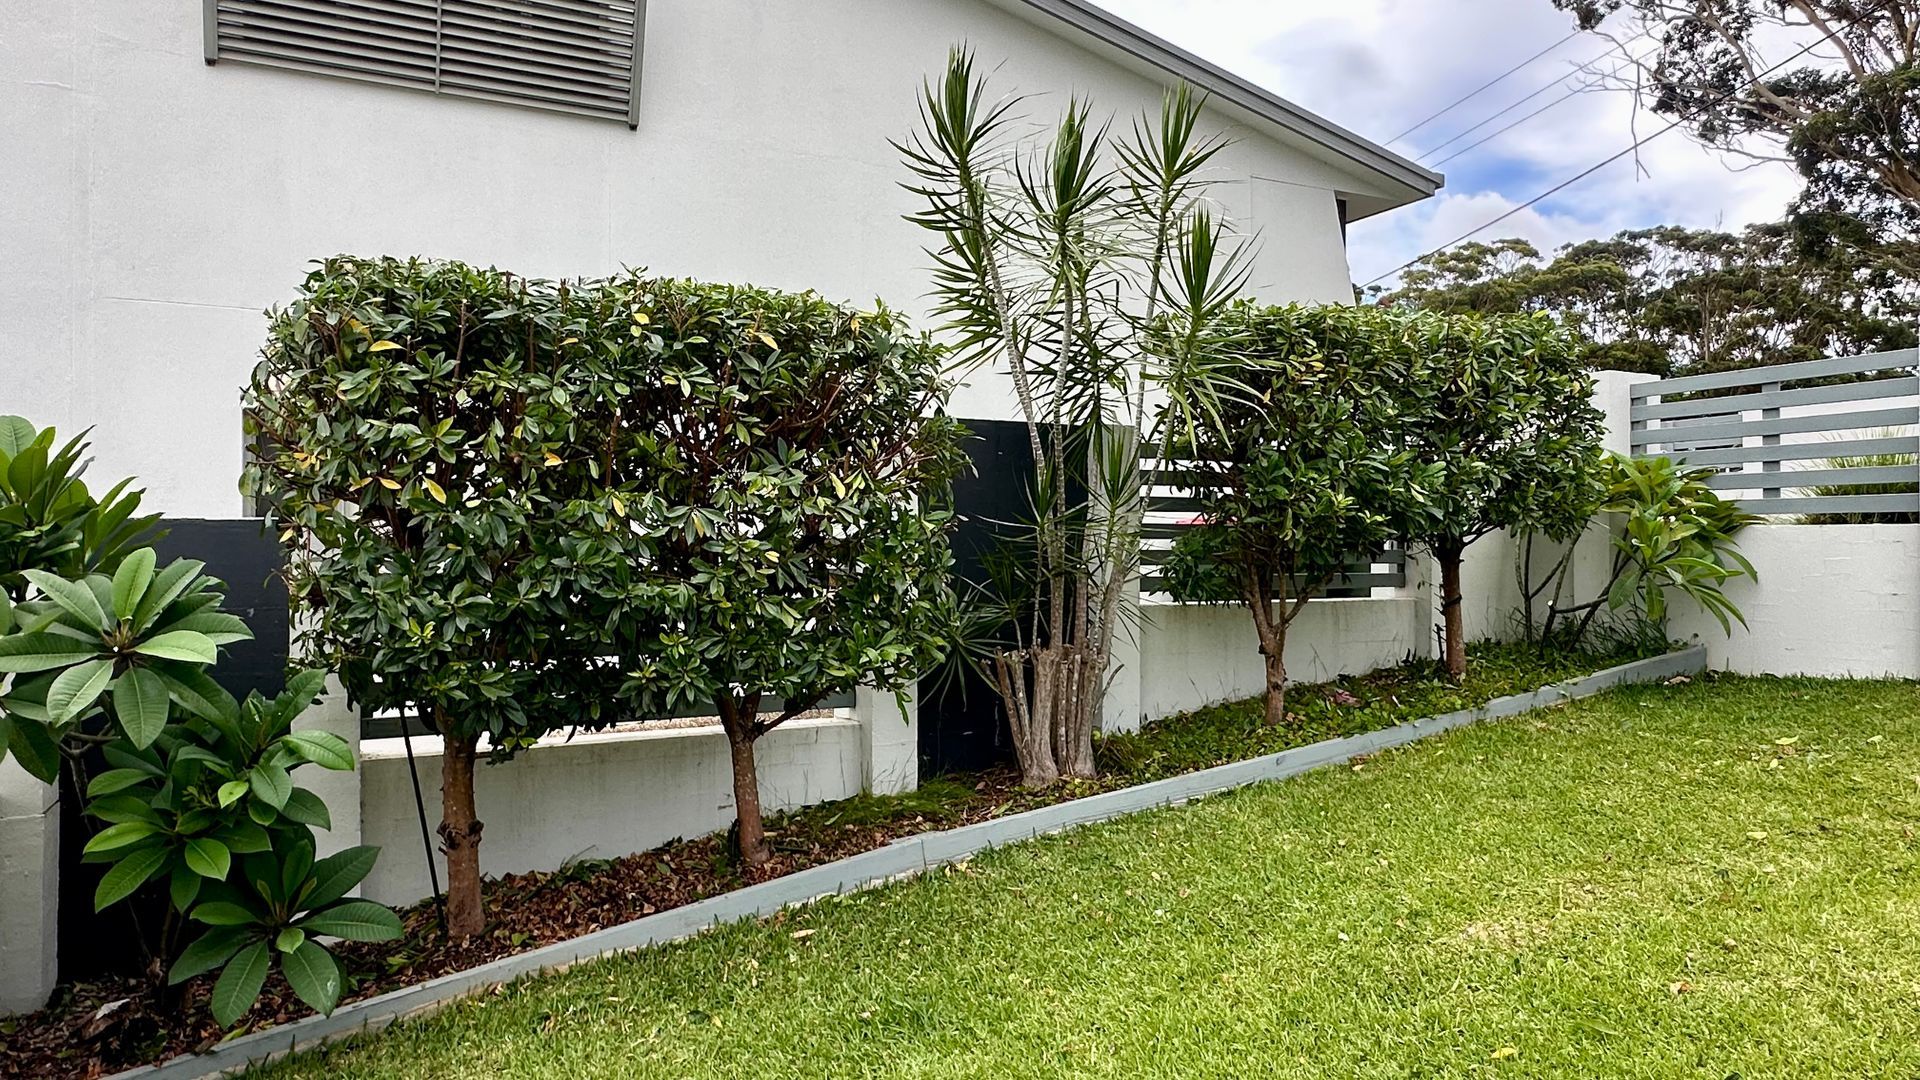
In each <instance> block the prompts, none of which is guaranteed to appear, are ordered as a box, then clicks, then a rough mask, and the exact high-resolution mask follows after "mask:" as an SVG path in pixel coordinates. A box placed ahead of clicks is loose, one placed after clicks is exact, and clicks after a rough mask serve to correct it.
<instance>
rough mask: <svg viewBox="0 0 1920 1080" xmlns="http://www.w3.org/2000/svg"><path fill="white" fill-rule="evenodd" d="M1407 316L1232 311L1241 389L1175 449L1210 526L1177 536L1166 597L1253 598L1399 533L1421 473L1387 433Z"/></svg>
mask: <svg viewBox="0 0 1920 1080" xmlns="http://www.w3.org/2000/svg"><path fill="white" fill-rule="evenodd" d="M1412 321H1413V320H1412V319H1409V318H1408V317H1406V316H1402V315H1398V314H1395V313H1390V312H1384V311H1380V310H1378V309H1367V308H1350V307H1338V306H1326V307H1300V306H1293V307H1280V308H1257V307H1254V306H1251V305H1246V306H1241V307H1239V308H1236V309H1235V312H1234V314H1233V315H1232V316H1231V317H1230V319H1229V324H1230V326H1231V327H1232V330H1233V331H1234V332H1235V333H1236V335H1237V337H1238V339H1239V340H1240V343H1241V344H1240V350H1241V356H1242V357H1243V358H1244V361H1245V366H1244V367H1243V368H1242V369H1241V370H1240V371H1239V372H1238V373H1237V375H1236V378H1237V380H1238V381H1239V382H1240V383H1241V384H1242V385H1243V386H1245V387H1246V393H1245V394H1244V395H1238V396H1234V397H1231V398H1228V399H1226V400H1225V401H1223V402H1220V403H1219V404H1218V406H1217V407H1218V408H1219V410H1220V423H1219V424H1218V425H1217V426H1215V425H1211V424H1210V425H1204V426H1199V427H1195V428H1192V429H1190V431H1191V434H1190V436H1189V437H1188V438H1186V439H1184V440H1181V441H1179V442H1176V443H1174V444H1173V446H1172V456H1173V457H1174V458H1175V459H1178V460H1180V461H1181V462H1182V465H1181V468H1182V469H1184V470H1185V471H1186V473H1187V474H1188V475H1187V476H1186V477H1185V478H1183V480H1182V482H1181V483H1180V484H1179V485H1176V486H1181V487H1184V488H1185V489H1186V490H1188V491H1191V492H1192V493H1193V494H1194V495H1195V496H1196V497H1197V498H1198V499H1199V500H1200V502H1201V504H1202V509H1201V516H1202V517H1203V518H1204V519H1205V520H1206V522H1207V524H1206V525H1204V526H1199V527H1196V528H1194V529H1190V530H1187V531H1188V533H1189V534H1197V535H1192V536H1191V537H1190V538H1183V539H1182V540H1181V541H1180V542H1179V543H1177V544H1176V545H1175V555H1174V558H1173V561H1172V562H1171V563H1170V564H1169V571H1168V576H1169V577H1170V578H1171V579H1172V582H1173V588H1174V594H1175V595H1176V596H1178V597H1180V598H1181V599H1188V600H1210V599H1222V598H1224V597H1223V596H1222V593H1223V591H1224V592H1225V593H1226V595H1228V596H1232V597H1235V598H1238V599H1242V600H1244V601H1245V602H1247V603H1249V604H1251V603H1255V602H1261V603H1264V602H1265V601H1266V600H1267V599H1268V598H1269V597H1270V596H1272V595H1273V590H1274V589H1275V588H1276V587H1280V588H1288V589H1291V586H1292V585H1293V584H1294V583H1295V581H1296V579H1297V581H1298V583H1299V584H1300V585H1304V586H1305V587H1307V588H1313V587H1317V586H1318V585H1319V584H1321V583H1323V582H1324V581H1325V580H1326V579H1327V578H1329V577H1331V576H1332V575H1334V574H1335V573H1337V572H1338V571H1339V570H1340V569H1341V567H1342V566H1344V565H1345V564H1347V563H1349V562H1351V561H1353V559H1354V557H1355V556H1356V555H1361V554H1364V553H1366V552H1368V551H1371V550H1373V549H1374V548H1377V547H1378V546H1380V545H1381V544H1383V543H1385V542H1386V541H1388V540H1392V539H1395V538H1397V537H1398V536H1399V535H1400V534H1401V532H1402V530H1403V529H1404V527H1405V526H1406V525H1407V521H1406V520H1405V518H1406V517H1407V515H1408V510H1409V509H1410V508H1411V507H1412V506H1413V505H1414V504H1415V502H1416V498H1415V495H1414V492H1415V491H1417V490H1418V489H1420V488H1421V487H1422V486H1423V484H1424V482H1425V474H1426V473H1427V472H1428V471H1429V469H1430V468H1431V467H1430V466H1427V465H1424V464H1423V463H1420V462H1417V461H1415V460H1413V458H1412V456H1411V454H1410V453H1409V452H1408V451H1407V450H1406V449H1404V448H1403V447H1401V446H1399V445H1397V444H1396V440H1395V439H1394V431H1395V420H1396V417H1395V413H1394V399H1393V396H1392V394H1391V393H1390V388H1391V387H1392V385H1393V384H1394V383H1396V382H1398V381H1399V380H1401V379H1403V378H1405V377H1406V373H1407V364H1408V361H1409V360H1410V357H1409V356H1407V355H1406V354H1405V352H1404V350H1399V349H1397V346H1398V345H1399V344H1400V343H1401V342H1403V341H1404V340H1406V339H1405V337H1404V336H1403V333H1402V331H1403V330H1404V329H1405V327H1406V326H1408V325H1409V324H1410V323H1411V322H1412ZM1222 572H1225V573H1227V574H1228V576H1229V578H1230V579H1231V585H1230V586H1228V587H1226V588H1225V589H1223V584H1224V583H1222V582H1221V581H1219V580H1218V578H1219V575H1220V574H1221V573H1222ZM1293 591H1297V590H1293ZM1281 595H1282V596H1285V595H1287V593H1286V592H1282V593H1281Z"/></svg>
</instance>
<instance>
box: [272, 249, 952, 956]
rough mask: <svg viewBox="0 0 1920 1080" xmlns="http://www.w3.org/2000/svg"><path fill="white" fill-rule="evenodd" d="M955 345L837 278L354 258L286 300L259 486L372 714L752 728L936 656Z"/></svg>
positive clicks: (330, 658)
mask: <svg viewBox="0 0 1920 1080" xmlns="http://www.w3.org/2000/svg"><path fill="white" fill-rule="evenodd" d="M942 363H943V360H942V354H941V352H940V351H939V350H938V349H937V348H936V347H934V346H933V345H932V344H931V343H930V342H929V341H928V340H927V339H926V338H925V337H923V336H916V335H914V334H912V333H911V332H910V331H909V330H908V329H907V328H906V326H905V325H904V324H903V323H902V322H901V321H900V320H899V319H898V318H897V317H896V316H895V315H893V313H891V312H890V311H888V310H886V309H885V308H884V307H883V308H880V309H879V310H877V311H869V312H861V311H857V310H854V309H852V308H848V307H842V306H839V305H835V304H831V303H828V302H827V301H825V300H822V299H821V298H819V297H818V296H815V295H813V294H811V293H806V294H791V293H781V292H775V291H772V290H766V289H756V288H751V287H746V286H730V285H707V284H701V283H697V282H688V281H674V280H666V279H657V278H650V277H647V276H645V275H643V274H639V273H631V274H627V275H623V276H621V277H617V278H612V279H606V280H598V281H579V282H563V283H555V282H546V281H531V280H523V279H519V278H515V277H513V276H512V275H509V274H505V273H502V272H500V271H496V270H479V269H475V268H472V267H467V266H463V265H460V264H457V263H437V262H427V261H423V260H418V259H413V260H395V259H356V258H347V257H341V258H336V259H332V260H328V261H327V262H325V263H323V264H322V265H321V266H320V267H319V268H318V269H317V270H315V271H314V272H313V273H312V274H311V275H310V276H309V277H308V279H307V282H306V284H305V286H304V287H303V290H302V295H301V296H300V298H299V299H298V300H296V301H295V302H294V303H293V304H292V305H291V306H289V307H288V308H286V309H285V310H283V311H281V312H278V313H276V314H275V316H274V318H273V321H272V326H271V336H270V339H269V342H268V345H267V348H266V349H265V351H264V354H263V359H262V361H261V363H260V364H259V366H258V367H257V368H256V370H255V372H254V376H253V380H252V383H251V385H250V387H249V388H248V391H247V408H246V416H247V422H248V427H249V430H250V431H251V432H253V433H254V434H256V435H258V436H260V437H261V439H262V440H263V442H264V444H265V445H264V448H263V449H262V451H261V453H260V458H259V461H258V462H257V463H256V464H255V465H254V466H253V467H252V468H251V469H249V471H248V477H247V484H248V486H249V488H250V489H251V490H253V491H255V492H257V493H259V494H262V495H264V496H265V497H266V498H267V499H268V501H269V502H270V503H271V504H272V506H273V509H274V512H275V514H276V516H277V517H278V519H279V520H280V521H281V522H282V523H283V525H284V527H285V532H284V534H283V536H284V539H285V541H286V543H287V545H288V549H289V553H290V560H291V566H290V572H289V573H290V578H291V584H292V591H293V593H294V594H295V595H296V596H303V597H306V598H307V599H308V601H309V602H310V605H311V606H312V608H313V609H314V614H315V625H314V627H313V629H312V631H311V632H309V633H308V634H306V635H303V640H304V641H305V642H306V644H307V647H308V649H309V655H310V656H311V657H313V658H315V659H317V660H321V661H324V662H326V663H329V664H333V665H337V666H338V667H339V669H340V671H341V672H342V677H343V679H344V681H345V682H346V684H347V686H348V688H349V690H350V692H351V693H352V694H353V696H354V698H355V699H356V700H357V701H359V702H361V703H362V704H363V705H364V706H366V707H370V708H402V709H418V710H420V711H421V712H423V713H425V714H427V715H429V716H430V717H431V718H432V721H433V723H434V725H435V726H436V727H437V728H438V729H439V730H441V731H442V732H443V733H445V734H446V735H447V736H448V737H449V739H450V740H452V741H453V742H456V743H464V745H465V746H467V747H469V748H470V747H471V746H472V740H474V739H475V738H476V737H478V736H480V735H482V734H484V735H486V736H487V737H488V742H489V745H490V746H491V747H492V751H493V753H494V754H495V755H496V756H506V755H508V754H510V753H512V752H513V750H515V749H516V748H518V747H520V746H524V745H526V744H527V743H529V742H530V741H532V740H534V739H536V738H538V737H539V736H540V735H542V734H544V733H546V732H548V731H553V730H557V729H561V728H569V727H593V726H598V725H604V724H606V723H610V722H612V721H613V720H615V719H618V718H621V717H623V716H627V715H631V714H633V713H635V712H638V713H640V714H642V715H644V714H645V713H646V712H647V711H650V710H654V709H658V708H663V707H667V706H672V705H678V704H683V703H686V702H713V703H715V704H716V705H718V706H719V707H720V709H721V712H722V714H723V715H731V713H732V712H739V713H742V714H743V715H744V716H745V719H744V720H742V721H741V722H740V724H741V727H742V729H743V735H744V736H745V737H747V738H748V740H749V741H751V738H752V737H755V736H757V735H758V734H759V733H760V732H761V731H762V730H764V728H766V727H771V726H772V723H777V722H779V721H778V720H775V721H773V722H772V723H763V722H761V721H759V720H757V719H755V714H756V712H757V708H758V705H759V702H760V700H761V699H762V697H767V698H773V697H778V698H780V699H782V700H783V701H784V702H785V703H786V707H787V711H788V715H790V714H792V713H795V712H798V711H801V710H804V709H806V708H809V707H811V706H812V705H813V704H814V703H816V702H818V701H819V700H820V699H821V698H822V697H824V696H826V695H828V694H831V693H834V692H837V691H840V690H845V689H849V688H851V687H853V686H856V685H869V686H879V687H882V688H886V689H902V688H904V687H906V686H908V685H910V684H911V683H912V682H913V680H914V679H916V678H917V677H918V675H919V674H920V671H921V670H922V669H923V668H924V667H926V666H927V665H928V664H929V663H931V662H932V660H933V659H934V658H935V657H936V656H937V654H938V640H939V638H940V635H941V634H942V633H943V632H944V630H945V628H946V627H947V626H948V625H950V623H951V618H950V615H949V614H948V611H947V609H948V608H949V607H950V595H949V593H948V590H947V585H946V579H945V574H946V569H947V566H948V562H949V556H948V553H947V547H946V541H945V529H946V526H947V523H948V521H949V518H950V515H949V513H948V511H947V509H946V505H945V504H946V499H945V487H946V483H947V481H948V478H949V476H950V474H951V473H952V471H953V470H954V468H956V467H957V463H958V461H959V460H960V456H959V452H958V436H957V432H958V429H957V427H956V426H955V425H954V424H953V422H952V421H950V420H947V419H945V418H944V417H942V416H941V415H939V409H940V407H941V406H942V404H943V403H944V401H945V395H946V393H947V389H948V387H947V384H946V382H945V381H944V380H943V379H942V378H941V375H940V368H941V366H942ZM780 719H785V716H782V717H780ZM748 729H751V730H748ZM465 752H468V753H470V752H471V751H470V749H469V750H467V751H465ZM468 794H469V797H470V792H469V793H468ZM475 834H476V835H477V830H475ZM453 876H454V878H455V880H456V882H461V881H465V876H464V875H463V874H462V873H461V872H458V871H456V872H455V874H454V875H453ZM471 884H472V887H473V889H474V890H476V891H475V892H474V893H473V896H475V897H476V898H477V888H478V885H477V880H475V881H473V882H472V883H471ZM462 892H463V893H464V890H462ZM470 910H472V911H473V912H474V913H475V918H476V919H477V899H476V902H475V903H474V905H473V906H472V908H471V909H470Z"/></svg>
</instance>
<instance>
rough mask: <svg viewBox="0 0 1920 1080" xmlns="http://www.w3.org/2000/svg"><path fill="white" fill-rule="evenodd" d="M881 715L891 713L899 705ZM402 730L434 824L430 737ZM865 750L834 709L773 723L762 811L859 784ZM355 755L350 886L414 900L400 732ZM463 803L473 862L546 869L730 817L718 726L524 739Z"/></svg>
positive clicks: (764, 753)
mask: <svg viewBox="0 0 1920 1080" xmlns="http://www.w3.org/2000/svg"><path fill="white" fill-rule="evenodd" d="M889 700H891V699H889ZM893 722H894V723H900V721H899V718H898V716H897V715H896V716H895V717H894V719H893ZM901 726H903V727H904V726H905V725H904V724H902V725H901ZM413 742H414V756H415V759H416V760H417V761H418V763H419V768H420V787H421V791H422V792H423V793H424V794H425V797H426V798H425V802H426V809H427V828H428V830H429V831H431V830H434V829H437V828H438V827H439V825H440V747H439V740H438V739H436V738H431V737H421V738H415V739H414V741H413ZM864 750H865V747H864V742H863V736H862V732H861V725H860V723H859V722H858V721H856V720H853V719H849V718H845V717H837V716H836V717H823V718H819V719H804V720H792V721H789V722H787V723H786V724H783V725H782V726H780V727H778V728H775V729H774V730H773V731H771V732H769V733H768V734H767V735H765V736H764V737H762V738H761V739H760V741H759V743H758V744H757V745H756V747H755V755H754V756H755V760H756V761H757V763H758V765H759V769H760V799H761V802H762V805H763V806H764V807H765V809H766V811H767V812H768V813H772V812H774V811H777V810H786V809H791V808H794V807H799V806H806V805H809V804H812V803H817V802H826V801H829V800H832V799H845V798H849V797H851V796H853V795H856V794H858V793H859V792H860V791H861V788H862V781H863V777H864V773H865V761H864V758H863V754H864ZM361 754H362V756H361V759H360V769H359V777H360V805H361V817H360V830H361V842H362V843H367V844H376V845H378V846H379V847H380V858H379V860H378V861H377V862H376V863H375V864H374V868H373V873H372V874H370V875H369V876H368V877H367V880H366V881H365V882H364V883H362V885H361V895H362V896H365V897H368V898H369V899H373V900H378V901H380V902H382V903H387V904H406V903H412V902H413V901H416V900H419V899H421V898H422V897H424V896H426V895H428V891H429V886H428V883H427V880H428V879H427V869H426V862H425V855H424V852H423V851H422V848H421V843H420V821H419V816H418V811H417V810H416V808H415V806H414V801H413V781H412V779H411V778H410V777H409V776H408V773H407V759H406V756H405V753H404V750H403V748H402V747H401V746H400V745H399V740H380V741H379V742H378V743H373V742H369V743H365V744H363V745H362V748H361ZM474 801H475V803H476V804H477V808H478V810H479V817H480V820H481V821H482V822H484V823H485V825H486V831H485V833H484V835H483V836H482V838H481V843H480V869H481V872H482V873H485V874H488V875H498V874H512V873H521V872H525V871H529V870H557V869H559V868H560V867H562V866H564V865H566V864H567V863H568V862H570V861H573V860H577V859H611V858H618V857H620V856H622V855H630V854H632V853H634V852H637V851H646V850H648V849H650V848H654V847H658V846H659V845H661V844H664V843H666V842H668V841H670V840H674V839H677V838H680V837H693V836H705V835H707V834H708V833H712V832H716V831H718V830H721V829H725V828H727V826H728V825H730V824H731V823H732V821H733V781H732V772H731V768H730V766H729V763H728V755H727V740H726V736H725V735H724V734H723V733H722V732H721V731H720V729H719V728H718V727H705V728H668V729H665V730H661V731H652V732H642V733H639V734H634V733H607V734H595V735H580V736H578V737H576V738H574V739H573V740H571V741H569V742H558V743H550V744H544V745H540V746H536V747H534V748H532V749H530V750H526V751H523V752H521V753H520V754H519V755H518V756H516V757H515V758H514V759H513V760H512V761H509V762H506V763H505V764H502V765H498V766H490V765H485V764H483V765H481V766H480V767H479V770H478V772H477V774H476V778H475V782H474ZM335 816H336V817H337V816H338V812H337V811H336V812H335ZM435 843H436V845H437V844H438V837H437V836H436V837H435ZM434 861H435V863H436V864H438V865H439V866H440V870H439V874H440V881H441V885H442V887H443V888H444V887H445V884H446V869H445V861H444V859H442V857H441V856H440V855H439V854H438V852H436V853H435V855H434Z"/></svg>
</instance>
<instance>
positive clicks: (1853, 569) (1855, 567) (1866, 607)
mask: <svg viewBox="0 0 1920 1080" xmlns="http://www.w3.org/2000/svg"><path fill="white" fill-rule="evenodd" d="M1739 541H1740V552H1741V554H1743V555H1745V556H1746V557H1747V558H1748V559H1751V560H1752V561H1753V567H1754V569H1755V570H1756V571H1758V573H1759V580H1758V581H1753V580H1748V579H1738V580H1735V581H1731V582H1729V583H1728V584H1727V587H1726V591H1727V595H1728V597H1730V598H1731V599H1732V600H1733V602H1734V603H1735V604H1737V605H1738V606H1739V608H1740V612H1741V614H1743V615H1745V616H1746V620H1747V624H1746V626H1744V627H1743V626H1741V625H1740V624H1739V623H1735V624H1734V626H1733V633H1732V635H1731V636H1728V635H1725V634H1723V633H1722V632H1721V630H1720V624H1719V622H1717V621H1716V620H1715V619H1714V618H1713V617H1712V616H1711V615H1708V614H1707V613H1706V612H1704V611H1702V610H1700V609H1699V608H1697V607H1695V606H1693V605H1692V604H1688V603H1685V602H1681V603H1679V604H1676V606H1675V610H1674V613H1673V618H1672V621H1671V623H1670V628H1671V631H1672V633H1673V636H1674V637H1676V638H1681V639H1684V640H1694V641H1698V642H1700V643H1701V644H1704V645H1705V646H1706V647H1707V662H1708V665H1709V666H1711V667H1714V668H1720V669H1724V670H1727V671H1738V672H1745V673H1748V674H1764V675H1829V676H1852V677H1873V676H1885V675H1892V676H1896V677H1899V678H1909V679H1910V678H1920V525H1755V526H1752V527H1751V528H1748V529H1746V530H1744V531H1742V532H1741V533H1740V535H1739Z"/></svg>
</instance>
